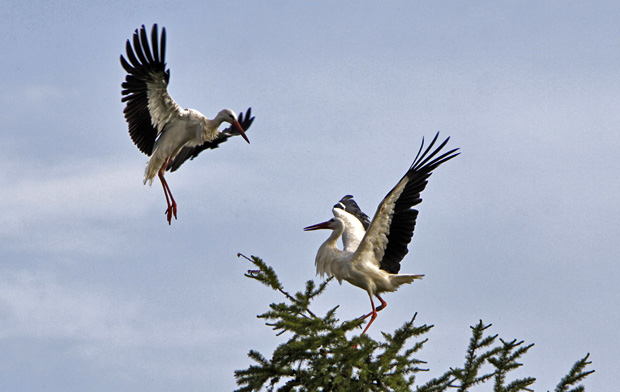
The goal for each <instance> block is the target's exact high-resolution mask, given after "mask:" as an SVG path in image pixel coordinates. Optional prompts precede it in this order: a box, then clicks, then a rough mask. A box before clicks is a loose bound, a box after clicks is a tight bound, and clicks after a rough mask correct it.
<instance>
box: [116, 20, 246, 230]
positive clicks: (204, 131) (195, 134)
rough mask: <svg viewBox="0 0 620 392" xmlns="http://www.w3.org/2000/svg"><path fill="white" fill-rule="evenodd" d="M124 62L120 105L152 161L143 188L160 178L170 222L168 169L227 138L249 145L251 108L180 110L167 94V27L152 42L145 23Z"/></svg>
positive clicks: (173, 206) (172, 207)
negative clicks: (210, 114)
mask: <svg viewBox="0 0 620 392" xmlns="http://www.w3.org/2000/svg"><path fill="white" fill-rule="evenodd" d="M126 51H127V60H126V59H125V58H124V57H123V56H122V55H121V65H122V66H123V68H124V69H125V71H126V72H127V76H126V77H125V82H124V83H123V84H122V85H121V86H122V88H123V90H122V94H123V98H122V102H127V106H126V107H125V109H124V110H123V113H124V114H125V119H126V120H127V124H128V126H129V135H130V136H131V140H133V142H134V144H135V145H136V146H137V147H138V149H139V150H140V151H142V152H143V153H145V154H146V155H148V156H149V157H150V158H149V160H148V163H147V164H146V169H145V171H144V184H146V183H147V181H148V182H149V185H152V184H153V180H154V178H155V175H158V176H159V180H160V181H161V185H162V187H163V188H164V195H165V196H166V203H167V205H168V208H167V209H166V212H165V213H166V217H167V220H168V224H170V223H171V221H172V216H174V219H176V218H177V203H176V202H175V200H174V198H173V197H172V193H171V192H170V187H169V186H168V183H167V182H166V179H165V178H164V173H165V172H166V170H169V171H175V170H177V169H178V168H179V167H180V166H181V165H182V164H183V162H185V161H186V160H187V159H193V158H195V157H196V156H197V155H198V154H199V153H200V152H202V151H204V150H205V149H213V148H217V147H218V146H219V144H221V143H223V142H225V141H226V140H228V138H230V137H231V136H235V135H241V137H243V138H244V139H245V141H246V142H248V143H250V141H249V140H248V138H247V136H246V135H245V130H247V129H248V128H249V127H250V125H252V122H253V121H254V117H251V113H252V112H251V108H250V109H248V110H247V112H246V113H245V117H244V115H243V113H241V114H240V115H239V118H237V115H236V114H235V112H233V111H232V110H230V109H223V110H221V111H220V112H219V113H218V114H217V115H216V116H215V118H214V119H212V120H210V119H208V118H207V117H205V116H204V115H203V114H202V113H200V112H198V111H197V110H194V109H182V108H181V107H180V106H179V105H178V104H177V103H176V102H175V101H174V100H173V99H172V97H171V96H170V94H168V90H167V87H168V82H169V80H170V70H169V69H166V61H165V59H166V29H165V28H162V32H161V39H159V35H158V32H157V24H154V25H153V29H152V31H151V44H150V45H149V40H148V36H147V32H146V28H145V27H144V25H142V27H141V28H140V29H139V30H138V29H136V30H135V32H134V34H133V47H132V44H131V42H130V41H129V40H127V44H126ZM223 122H227V123H229V124H230V127H229V128H226V129H225V130H224V131H222V132H220V131H218V127H219V126H220V125H221V124H222V123H223Z"/></svg>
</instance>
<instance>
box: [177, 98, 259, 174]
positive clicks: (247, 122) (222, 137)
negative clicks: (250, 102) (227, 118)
mask: <svg viewBox="0 0 620 392" xmlns="http://www.w3.org/2000/svg"><path fill="white" fill-rule="evenodd" d="M238 120H239V124H241V128H243V130H244V131H246V132H247V131H248V128H250V126H251V125H252V123H253V122H254V117H252V108H248V110H247V111H246V112H245V116H244V115H243V112H241V113H239V119H238ZM238 135H239V132H237V131H236V130H234V129H232V127H228V128H226V129H224V130H223V131H222V132H220V133H219V134H218V135H217V137H216V138H215V139H213V140H211V141H208V142H205V143H203V144H201V145H199V146H196V147H183V148H182V149H181V151H180V152H179V153H178V154H177V156H176V157H174V159H173V160H172V162H171V163H170V164H169V165H168V168H167V170H169V171H171V172H173V171H176V170H177V169H178V168H179V167H181V165H182V164H183V163H184V162H185V161H186V160H188V159H190V160H191V159H194V158H196V157H197V156H198V154H200V153H201V152H203V151H204V150H208V149H214V148H218V147H219V146H220V144H222V143H224V142H225V141H227V140H228V139H229V138H230V137H232V136H238Z"/></svg>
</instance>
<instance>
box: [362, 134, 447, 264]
mask: <svg viewBox="0 0 620 392" xmlns="http://www.w3.org/2000/svg"><path fill="white" fill-rule="evenodd" d="M438 137H439V133H437V135H435V138H434V139H433V141H432V142H431V144H430V145H429V146H428V148H427V149H426V150H425V151H424V152H423V153H422V154H421V155H420V153H421V152H422V149H423V148H424V139H422V145H421V146H420V150H419V151H418V154H417V156H416V159H415V160H414V161H413V163H412V164H411V166H410V167H409V170H408V171H407V173H406V174H405V175H404V176H403V178H402V179H401V180H400V181H399V182H398V184H396V186H395V187H394V188H393V189H392V190H391V191H390V193H388V194H387V196H386V197H385V199H383V201H382V202H381V204H380V205H379V207H378V208H377V212H376V213H375V216H374V217H373V220H372V223H371V224H370V227H369V228H368V231H367V232H366V235H365V236H364V239H363V240H362V243H361V244H360V246H359V248H358V249H357V251H356V257H354V258H357V259H358V260H359V256H360V255H361V254H362V253H366V252H373V253H374V256H375V257H374V259H375V260H377V261H378V263H379V265H378V266H379V267H380V268H381V269H383V270H385V271H387V272H390V273H393V274H395V273H398V271H399V270H400V261H401V260H402V259H403V258H404V257H405V255H406V254H407V252H408V249H407V245H409V242H411V238H412V237H413V230H414V228H415V223H416V218H417V216H418V211H417V210H415V209H413V208H412V207H414V206H416V205H418V204H420V202H421V201H422V199H421V198H420V193H421V192H422V191H423V190H424V188H426V184H427V183H428V178H429V177H430V175H431V174H432V172H433V170H435V169H436V168H437V167H438V166H439V165H441V164H442V163H444V162H446V161H448V160H450V159H452V158H454V157H455V156H457V155H459V153H458V152H457V151H458V149H453V150H450V151H448V152H446V153H444V154H441V155H439V156H437V157H435V156H436V155H437V154H439V152H440V151H441V149H442V148H443V147H444V146H445V145H446V144H447V143H448V140H450V138H447V139H446V140H445V141H444V142H443V143H441V145H440V146H439V147H437V148H436V149H435V150H434V151H432V152H430V151H431V148H432V147H433V145H434V144H435V142H436V141H437V138H438Z"/></svg>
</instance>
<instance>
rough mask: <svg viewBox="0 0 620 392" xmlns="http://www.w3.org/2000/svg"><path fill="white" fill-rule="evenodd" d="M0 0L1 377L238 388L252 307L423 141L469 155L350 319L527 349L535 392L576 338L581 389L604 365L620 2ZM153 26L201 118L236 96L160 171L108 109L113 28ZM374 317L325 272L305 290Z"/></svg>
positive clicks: (547, 384) (14, 382) (259, 333)
mask: <svg viewBox="0 0 620 392" xmlns="http://www.w3.org/2000/svg"><path fill="white" fill-rule="evenodd" d="M17 3H18V2H9V4H6V3H2V4H0V22H1V23H0V34H1V36H2V39H1V40H0V51H1V53H2V56H0V68H1V69H2V71H3V78H2V79H1V81H0V119H1V120H0V121H1V124H2V129H3V137H2V143H1V144H0V165H1V167H2V168H3V170H2V171H1V174H0V181H1V183H2V186H1V187H0V204H1V205H2V206H3V207H4V212H3V214H2V217H1V218H0V243H1V247H0V260H2V262H1V264H0V319H1V320H2V323H0V390H11V391H33V390H45V391H63V392H67V391H84V390H97V391H108V390H132V391H170V390H184V391H199V390H200V391H204V390H213V391H216V390H217V391H220V390H232V389H234V388H235V382H234V377H233V371H234V370H235V369H240V368H245V367H247V366H248V365H249V364H250V361H249V360H248V358H247V356H246V354H247V352H248V351H249V350H250V349H257V350H259V351H262V352H264V353H266V354H270V353H271V352H272V350H273V349H274V348H275V346H276V345H277V344H278V343H279V342H281V340H280V339H278V338H275V337H274V336H273V332H272V331H271V330H270V329H269V328H268V327H265V326H264V325H263V323H262V321H261V320H259V319H256V317H255V315H257V314H259V313H262V312H264V311H265V310H266V309H267V305H268V304H269V303H270V302H273V301H277V300H280V297H279V296H277V295H276V294H275V293H272V292H270V291H268V289H266V288H264V287H262V286H259V285H258V284H256V283H254V282H252V281H249V280H248V279H246V278H244V277H243V273H244V272H245V271H246V270H247V269H248V267H249V266H248V264H247V263H245V262H243V261H242V260H240V259H237V257H236V254H237V252H242V253H245V254H247V255H251V254H252V255H257V256H260V257H262V258H264V259H265V261H266V262H268V263H269V264H271V265H272V266H274V267H275V268H276V270H277V271H278V272H279V274H280V278H281V280H282V281H283V282H284V284H285V285H286V287H287V288H288V289H289V290H291V291H293V290H296V289H299V288H301V287H302V286H303V283H304V282H305V281H306V280H308V279H313V278H315V271H314V256H315V253H316V250H317V248H318V246H319V245H320V244H321V243H322V241H324V240H325V238H326V234H327V233H321V232H313V233H305V232H303V231H302V228H303V227H305V226H307V225H310V224H314V223H317V222H320V221H322V220H326V219H328V218H329V217H330V216H331V212H330V209H331V206H332V205H333V204H334V203H335V202H336V201H337V200H339V199H340V198H341V197H342V196H343V195H345V194H353V195H354V196H355V198H356V200H357V201H358V203H359V205H360V207H361V208H362V209H363V210H364V211H365V212H366V213H368V214H369V215H372V213H373V212H374V210H375V208H376V206H377V205H378V203H379V202H380V200H381V199H382V198H383V197H384V196H385V194H386V193H387V192H388V191H389V190H390V189H391V187H392V186H393V185H394V184H395V183H396V182H397V181H398V179H399V178H400V177H401V176H402V175H403V174H404V172H405V171H406V169H407V168H408V167H409V164H410V163H411V161H412V160H413V158H414V157H415V154H416V152H417V149H418V147H419V143H420V141H421V139H422V137H426V138H427V139H428V138H430V137H432V136H433V135H434V134H435V133H436V132H438V131H439V132H441V135H442V136H450V137H451V141H450V146H452V147H460V148H461V150H462V154H461V155H460V156H459V157H458V158H456V159H454V160H452V161H450V162H448V163H446V164H445V165H444V166H442V167H441V168H439V169H438V170H437V171H436V172H435V174H434V175H433V176H432V177H431V179H430V182H429V186H428V187H427V189H426V190H425V191H424V193H423V194H422V197H423V199H424V202H423V203H422V204H421V205H420V215H419V218H418V224H417V226H416V232H415V235H414V238H413V241H412V244H411V245H410V247H409V249H410V253H409V254H408V256H407V257H406V258H405V260H404V261H403V263H402V271H403V272H404V273H416V274H425V275H426V277H425V278H424V280H422V281H421V282H416V283H415V284H413V285H411V286H405V287H402V288H401V289H400V290H399V291H398V292H397V293H394V294H387V295H386V296H385V299H386V300H387V301H388V303H389V307H388V308H387V309H386V310H385V311H384V312H382V313H381V314H380V316H379V318H378V319H377V320H376V321H375V323H374V324H373V326H372V327H371V329H370V331H369V333H370V335H371V336H373V337H375V338H380V336H381V335H380V332H381V331H382V330H383V331H392V330H394V329H395V328H397V327H399V326H400V325H402V324H403V323H404V322H405V321H407V320H409V319H410V318H411V316H412V315H413V314H414V313H415V312H418V318H417V320H418V321H419V322H420V323H425V324H434V325H435V328H434V329H433V330H432V332H431V333H430V334H429V338H430V341H429V342H428V343H427V345H426V347H425V349H424V350H423V351H422V352H421V354H420V359H423V360H426V361H428V362H429V365H428V366H429V367H430V368H431V373H430V374H429V375H428V376H429V377H431V376H436V375H438V374H440V372H443V371H444V370H446V369H447V368H448V367H449V366H456V365H458V364H460V363H462V360H463V356H464V354H465V349H466V345H467V342H468V338H469V328H468V327H469V326H470V325H473V324H475V323H477V322H478V320H479V319H482V320H483V321H484V322H487V323H493V327H492V333H499V334H500V336H502V337H504V338H505V339H522V340H525V341H526V342H527V343H535V344H536V345H535V346H534V348H533V349H532V350H531V351H530V353H528V355H527V356H526V357H525V358H524V363H525V366H524V367H523V369H522V371H521V372H520V373H519V374H520V375H527V376H534V377H537V378H538V381H537V383H536V384H535V385H534V388H535V390H537V391H539V390H540V391H546V390H553V388H554V387H555V385H556V383H557V382H558V381H559V380H560V378H561V377H562V376H563V375H564V374H565V373H566V372H567V371H568V369H569V368H570V366H571V365H572V364H573V362H574V361H576V360H577V359H579V358H581V357H583V356H584V355H585V354H586V353H588V352H590V353H591V360H592V361H593V366H592V368H593V369H596V373H595V374H593V375H591V376H590V377H589V378H588V380H587V382H586V383H585V385H586V387H587V390H591V391H605V390H611V389H613V387H614V386H615V385H616V384H617V382H616V377H615V374H616V371H617V364H618V363H619V361H620V335H619V334H618V332H617V331H618V327H620V311H619V310H618V306H617V303H618V301H620V294H619V290H618V282H619V281H620V268H619V267H618V263H617V261H618V255H619V254H620V245H619V242H618V234H619V232H620V230H619V228H618V218H619V215H620V214H619V213H620V208H619V207H618V202H617V199H618V195H620V181H619V180H618V172H619V171H620V157H619V154H618V152H619V150H620V133H619V130H620V111H619V110H618V104H619V103H620V74H619V72H620V71H619V70H620V25H619V24H618V20H620V5H618V4H616V3H615V2H602V1H595V2H588V3H583V2H566V1H550V2H545V3H544V4H541V2H534V1H525V2H524V1H512V2H490V1H487V2H460V1H459V2H457V1H449V2H411V1H401V2H382V3H377V2H370V1H364V2H356V3H355V6H353V5H350V4H352V3H344V2H327V1H313V2H298V1H278V2H230V1H226V2H203V1H179V2H177V3H175V5H174V7H173V8H171V7H170V2H167V1H166V2H164V1H149V2H134V3H132V4H127V2H126V1H104V2H99V3H90V4H89V3H85V2H68V1H54V2H48V1H45V2H43V1H40V2H37V1H26V2H20V3H19V4H17ZM155 22H156V23H159V24H160V25H161V26H165V27H166V30H167V34H168V49H167V63H168V66H169V67H170V69H171V80H170V88H169V91H170V93H171V95H172V96H173V98H175V99H176V101H177V102H178V103H179V104H180V105H181V106H183V107H192V108H195V109H197V110H200V111H201V112H203V113H204V114H205V115H207V116H209V117H212V116H214V115H215V114H216V113H217V112H218V111H219V110H220V109H222V108H224V107H230V108H232V109H234V110H235V111H240V110H245V109H246V108H247V107H249V106H251V107H252V108H253V111H254V114H255V115H256V121H255V122H254V125H253V126H252V128H251V129H250V131H249V132H248V137H249V138H250V140H251V142H252V144H250V145H247V144H246V143H244V142H243V141H242V140H240V139H239V140H232V141H229V142H228V143H226V145H224V146H222V148H220V149H218V150H216V151H210V152H206V153H203V154H202V155H201V156H200V157H199V158H198V159H196V160H194V161H191V162H188V163H186V164H185V165H184V166H183V167H182V168H181V170H179V171H178V172H176V173H173V174H170V175H168V176H167V178H168V182H169V184H170V186H171V188H172V192H173V194H174V196H175V198H176V199H177V201H178V203H179V220H177V221H174V222H173V223H172V225H171V226H168V225H167V223H166V221H165V216H164V213H163V212H164V210H165V201H164V198H163V194H162V193H163V192H162V191H161V187H160V186H159V184H154V186H153V187H148V186H143V185H142V176H143V170H144V164H145V163H146V160H147V158H146V156H144V155H143V154H141V153H140V152H139V151H138V149H137V148H136V147H135V146H134V145H133V144H132V142H131V140H130V138H129V135H128V133H127V126H126V124H125V121H124V118H123V115H122V109H123V105H122V103H121V102H120V98H121V93H120V90H121V89H120V84H121V82H122V80H123V78H124V73H123V70H122V68H121V66H120V63H119V55H120V54H121V53H123V51H124V47H125V40H126V39H128V38H130V37H131V35H132V33H133V31H134V29H136V28H137V27H139V26H140V25H141V24H146V25H147V26H150V25H151V24H152V23H155ZM337 304H340V305H341V306H340V308H339V313H338V315H339V317H341V318H342V319H350V318H354V317H357V316H359V315H361V314H363V313H365V312H367V311H368V307H369V304H368V298H367V296H366V294H365V293H364V292H363V291H361V290H359V289H357V288H355V287H351V286H349V285H343V286H338V285H337V284H332V285H331V286H330V287H329V288H328V290H327V292H326V293H325V294H324V295H323V296H322V297H321V298H320V300H319V301H318V302H317V303H316V305H315V310H316V311H317V312H321V311H324V310H327V309H330V308H332V307H333V306H335V305H337Z"/></svg>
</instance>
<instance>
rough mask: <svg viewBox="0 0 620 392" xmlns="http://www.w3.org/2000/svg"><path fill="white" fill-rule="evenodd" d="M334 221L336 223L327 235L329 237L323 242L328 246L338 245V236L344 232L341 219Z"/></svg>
mask: <svg viewBox="0 0 620 392" xmlns="http://www.w3.org/2000/svg"><path fill="white" fill-rule="evenodd" d="M336 222H337V223H338V224H337V225H336V227H335V228H334V230H332V232H331V234H330V235H329V238H328V239H327V240H326V241H325V244H329V245H330V246H333V247H334V248H336V247H338V238H340V236H341V235H342V233H343V232H344V223H343V222H342V220H340V219H336Z"/></svg>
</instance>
